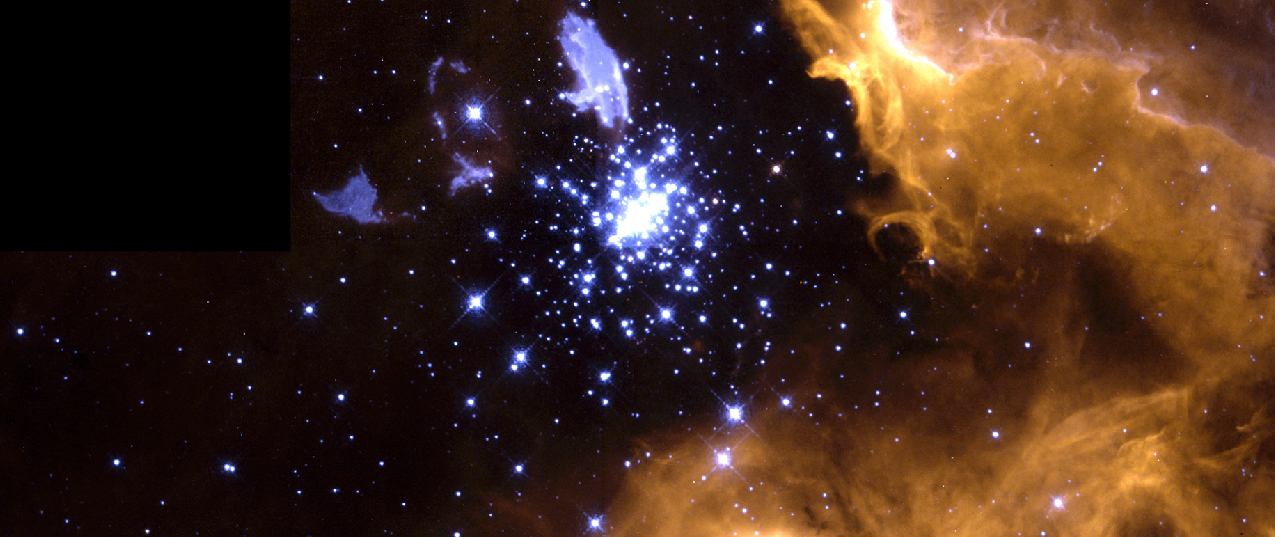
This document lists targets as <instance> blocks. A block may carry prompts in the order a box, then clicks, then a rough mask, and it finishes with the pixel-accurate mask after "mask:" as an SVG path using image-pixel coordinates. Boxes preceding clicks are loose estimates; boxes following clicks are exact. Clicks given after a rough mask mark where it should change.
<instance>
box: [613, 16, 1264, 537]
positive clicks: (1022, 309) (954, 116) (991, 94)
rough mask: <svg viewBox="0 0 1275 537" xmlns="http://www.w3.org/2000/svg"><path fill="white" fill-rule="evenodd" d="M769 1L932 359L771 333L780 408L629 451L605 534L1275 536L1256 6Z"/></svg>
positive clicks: (1260, 38)
mask: <svg viewBox="0 0 1275 537" xmlns="http://www.w3.org/2000/svg"><path fill="white" fill-rule="evenodd" d="M780 4H781V10H782V13H783V16H784V17H785V18H786V19H787V21H788V23H789V25H790V29H791V30H793V31H794V32H795V33H796V35H797V36H798V38H799V39H800V41H801V42H802V44H803V45H804V46H805V48H806V50H807V52H808V53H809V54H810V56H811V57H812V59H813V63H812V65H811V66H810V69H809V72H810V74H811V76H814V77H822V78H829V79H835V80H840V81H843V82H845V84H846V85H847V87H848V89H849V91H850V93H851V95H852V101H853V103H854V113H855V114H856V115H855V121H856V124H857V126H858V128H859V132H860V139H861V143H862V147H861V150H862V153H863V155H864V156H865V157H866V158H867V159H868V161H869V162H870V164H871V166H872V168H873V171H874V172H876V173H888V174H891V175H893V176H895V177H897V179H898V182H899V185H898V188H896V189H895V190H894V191H893V192H892V193H891V194H890V195H888V196H884V197H881V198H873V199H864V200H857V201H855V202H853V206H852V207H851V208H852V209H854V210H855V211H856V212H857V213H858V214H859V215H861V216H862V217H863V218H865V219H866V220H868V221H869V222H870V227H869V229H870V237H869V238H870V240H872V241H874V245H875V241H878V240H882V239H881V237H883V236H884V235H883V234H882V233H881V231H883V230H886V229H889V228H891V227H893V229H894V230H899V229H903V230H905V231H904V232H903V233H904V234H910V235H913V236H914V237H915V239H916V243H917V249H916V258H915V259H914V260H913V262H914V263H913V266H914V267H921V268H923V269H924V271H925V272H928V274H926V275H925V277H924V278H922V279H920V280H918V281H917V282H916V285H917V286H918V289H921V290H930V291H933V292H934V294H935V300H936V304H941V306H936V310H935V312H933V314H932V317H933V318H934V319H936V321H935V322H936V323H939V324H941V326H943V329H944V331H945V332H946V335H947V339H946V340H944V342H943V344H942V345H941V346H938V345H936V348H930V349H926V350H924V351H906V352H896V349H893V348H885V344H882V343H873V342H865V343H864V345H862V346H860V347H859V348H857V349H855V350H854V351H851V352H850V353H849V355H850V357H849V358H848V359H847V358H846V357H845V356H838V355H836V354H835V353H832V352H831V351H829V350H828V349H827V347H828V346H827V345H821V339H820V338H825V337H826V336H821V335H819V334H820V332H819V331H818V330H815V329H811V330H810V331H809V332H808V333H804V334H798V335H796V336H793V338H792V341H791V342H789V347H792V348H794V349H796V350H797V352H796V353H795V354H793V355H786V354H785V355H783V356H775V357H774V358H773V359H771V360H768V362H771V363H774V364H775V365H773V366H771V367H772V370H771V371H770V372H768V374H769V377H768V378H771V379H778V378H784V379H785V381H786V382H788V384H786V386H788V387H792V388H795V389H799V390H800V393H801V395H799V396H795V401H796V402H794V403H793V405H792V408H788V407H787V406H786V405H783V404H781V403H780V402H779V399H777V398H776V400H775V401H766V402H765V405H769V406H770V408H769V409H768V410H767V409H750V411H749V412H750V419H749V423H748V425H749V427H748V428H744V429H740V428H732V429H730V432H729V433H721V432H718V433H716V434H717V436H712V434H711V433H710V432H711V431H713V430H714V429H713V427H714V426H715V425H716V426H720V424H713V423H709V424H691V425H690V426H689V431H690V432H686V431H687V430H686V429H683V430H682V432H681V433H677V432H674V433H670V434H669V435H668V436H665V437H657V438H651V439H648V444H649V445H644V446H640V449H639V450H638V451H639V452H640V453H644V452H648V451H649V452H651V453H652V454H651V456H650V457H638V458H639V459H642V460H643V462H642V463H641V464H639V465H636V466H635V468H634V469H633V470H632V471H631V474H630V479H629V481H628V483H627V485H626V488H625V491H624V492H623V493H622V494H621V496H620V497H619V498H618V500H617V502H616V504H615V505H614V507H613V508H612V512H611V513H610V515H609V520H611V521H612V530H611V532H610V533H609V534H611V535H871V536H917V535H957V536H986V535H1020V534H1021V535H1051V536H1052V535H1079V536H1125V535H1129V536H1134V535H1186V536H1219V535H1264V536H1275V510H1272V508H1271V506H1272V505H1275V467H1273V466H1272V464H1273V463H1275V440H1273V438H1275V434H1273V433H1275V419H1273V418H1272V412H1275V408H1273V403H1275V363H1273V362H1272V361H1273V360H1275V319H1273V318H1272V317H1275V301H1273V299H1272V296H1273V291H1275V275H1272V274H1271V272H1272V271H1273V270H1275V266H1273V265H1275V158H1273V156H1275V105H1273V104H1272V103H1275V56H1272V54H1271V52H1270V51H1272V50H1275V24H1272V22H1271V21H1272V13H1273V11H1275V10H1273V8H1272V7H1271V5H1270V4H1269V3H1260V2H1258V3H1253V2H1223V3H1222V4H1221V5H1213V3H1210V4H1206V5H1200V6H1195V5H1192V6H1186V5H1183V6H1154V5H1151V4H1142V3H1138V4H1136V5H1133V4H1131V5H1122V4H1112V3H1109V2H1073V1H1063V0H1056V1H1043V2H1034V3H1025V4H1024V5H1010V3H1004V2H950V1H948V2H941V1H936V0H921V1H900V2H897V3H891V2H888V1H879V0H874V1H868V2H850V3H846V4H840V3H820V2H815V1H813V0H782V1H781V2H780ZM877 246H880V245H877ZM931 261H932V263H931ZM943 289H951V291H950V292H948V291H943ZM813 324H817V323H816V322H815V321H814V320H812V325H813ZM846 379H849V380H846ZM873 386H880V387H884V388H885V389H884V390H882V391H883V392H884V393H883V394H881V395H878V394H876V393H871V392H874V391H875V390H872V389H871V388H872V387H873ZM865 393H867V394H868V395H864V394H865ZM816 394H817V397H816ZM706 443H707V444H709V445H706ZM723 447H731V448H732V451H731V453H730V464H729V465H721V464H718V463H717V461H715V458H714V457H715V451H714V449H722V448H723Z"/></svg>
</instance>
